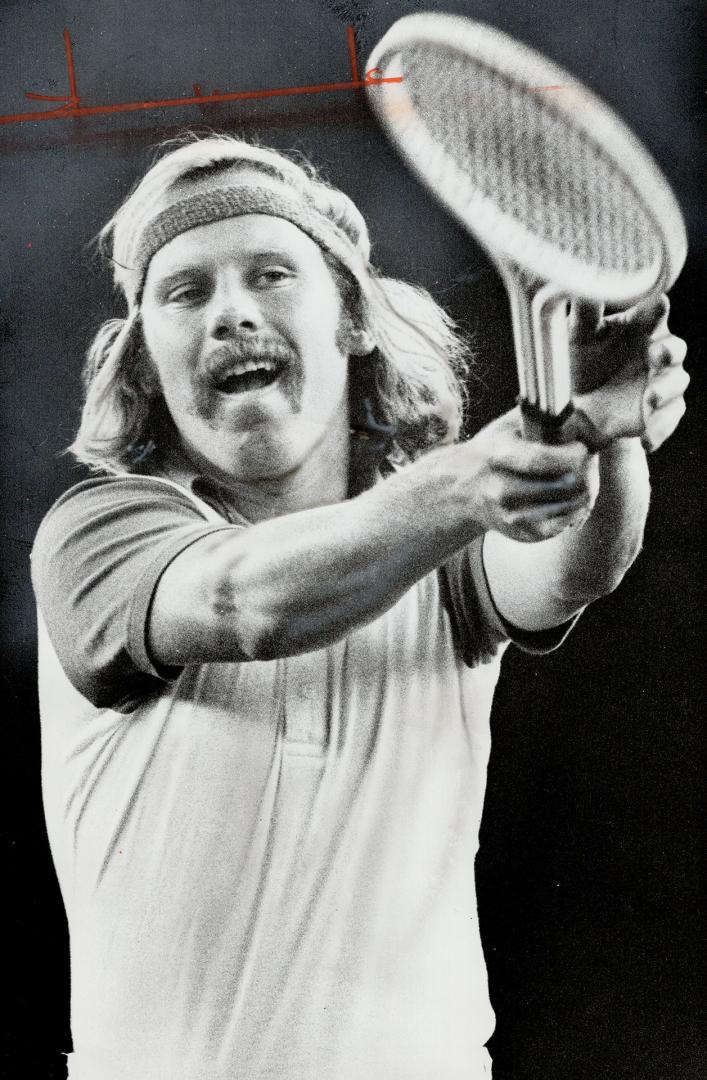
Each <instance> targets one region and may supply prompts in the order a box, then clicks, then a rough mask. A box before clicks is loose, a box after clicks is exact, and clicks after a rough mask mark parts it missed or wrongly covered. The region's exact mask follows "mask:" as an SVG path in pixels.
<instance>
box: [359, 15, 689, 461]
mask: <svg viewBox="0 0 707 1080" xmlns="http://www.w3.org/2000/svg"><path fill="white" fill-rule="evenodd" d="M371 69H373V70H371ZM376 77H385V78H390V77H397V78H401V79H402V81H401V82H398V83H386V84H385V86H384V87H376V86H375V85H371V86H369V89H368V95H369V100H370V102H371V105H372V107H373V109H374V112H375V113H376V114H377V115H378V117H379V118H380V120H381V122H382V124H383V127H384V129H385V130H386V131H387V133H388V135H389V137H390V138H391V140H392V141H393V143H394V144H395V145H396V146H397V147H398V149H399V150H400V151H401V153H402V155H403V157H404V158H405V159H406V161H407V162H408V164H409V165H410V166H411V167H412V169H413V170H414V171H415V172H416V173H417V175H418V176H419V177H420V179H421V180H422V181H423V182H424V183H425V184H426V185H427V186H428V187H429V188H430V189H431V191H432V192H433V193H434V194H435V195H436V196H437V198H438V199H439V200H440V201H441V202H442V203H443V205H444V206H446V207H447V209H448V210H449V211H451V213H452V214H453V215H454V217H456V218H457V220H458V221H459V222H460V223H461V224H462V225H463V226H464V227H465V228H466V229H467V230H468V231H469V232H470V233H471V234H472V235H473V236H474V237H475V239H476V240H477V241H478V242H479V243H480V244H481V245H482V246H483V247H484V248H485V250H486V251H487V253H488V254H489V255H490V257H491V258H492V260H493V261H494V263H495V264H496V266H497V267H498V270H499V271H500V273H501V275H502V277H503V280H504V282H505V285H506V289H507V291H508V295H509V299H510V307H511V315H512V321H513V336H514V344H515V353H516V362H517V368H518V381H519V388H520V397H519V401H520V405H521V413H522V416H523V429H524V434H525V436H526V437H528V438H533V439H543V440H545V441H548V442H555V441H558V439H560V438H561V435H560V430H561V428H562V425H563V423H564V422H565V421H566V419H567V418H568V416H569V415H570V414H571V412H572V408H573V406H572V379H571V370H570V355H569V336H568V320H567V311H568V305H569V301H570V300H571V299H573V298H582V299H585V300H592V301H598V302H602V303H605V304H606V305H608V306H610V307H611V308H613V309H622V308H626V307H629V306H631V305H632V304H634V303H636V302H637V301H638V300H640V299H642V298H643V297H646V296H647V295H649V294H650V293H652V292H659V291H667V289H668V288H669V287H670V286H671V285H672V284H673V282H674V281H675V279H676V277H677V276H678V274H679V272H680V270H681V268H682V265H683V263H684V261H685V255H686V252H687V240H686V234H685V226H684V223H683V220H682V216H681V214H680V209H679V207H678V205H677V202H676V200H675V198H674V196H673V194H672V191H671V190H670V187H669V185H668V183H667V181H666V180H665V179H664V177H663V176H662V174H661V172H660V171H659V169H658V167H657V166H656V164H655V163H654V161H653V160H652V158H651V157H650V155H649V154H648V153H647V151H646V150H645V149H644V148H643V147H642V146H641V144H640V143H639V142H638V140H637V139H636V137H635V136H634V135H633V133H632V132H631V131H630V130H629V128H627V127H626V125H625V124H624V123H623V122H622V121H621V120H620V119H619V118H618V117H617V116H616V115H615V114H614V113H613V112H612V111H611V110H610V109H609V108H608V106H606V105H605V104H604V103H603V102H601V101H599V99H598V98H596V97H595V96H594V94H592V93H591V92H590V91H589V90H587V89H586V88H585V87H583V86H582V85H581V84H580V83H579V82H577V81H576V80H575V79H573V78H572V77H571V76H570V75H569V74H568V73H567V72H566V71H564V70H563V69H562V68H560V67H558V66H556V65H555V64H553V63H551V62H550V61H548V60H547V59H545V57H543V56H541V55H540V54H539V53H537V52H534V51H533V50H532V49H530V48H528V47H527V46H525V45H522V44H520V43H519V42H517V41H515V40H514V39H513V38H511V37H508V36H507V35H506V34H504V33H502V32H500V31H499V30H496V29H494V28H492V27H490V26H486V25H483V24H481V23H476V22H472V21H471V20H469V19H466V18H460V17H457V16H450V15H437V14H427V13H424V14H418V15H409V16H406V17H405V18H402V19H400V20H399V21H398V22H396V23H395V24H394V25H393V26H392V27H391V28H390V30H389V31H388V32H387V33H386V35H385V36H384V37H383V38H382V40H381V41H380V42H379V44H378V45H377V46H376V48H375V49H374V51H373V53H372V54H371V57H370V59H369V61H368V78H369V80H373V79H375V78H376Z"/></svg>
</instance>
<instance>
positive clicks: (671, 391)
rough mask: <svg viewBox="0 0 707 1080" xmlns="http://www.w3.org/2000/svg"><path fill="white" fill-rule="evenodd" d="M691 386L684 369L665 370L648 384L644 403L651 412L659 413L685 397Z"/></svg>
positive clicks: (671, 368)
mask: <svg viewBox="0 0 707 1080" xmlns="http://www.w3.org/2000/svg"><path fill="white" fill-rule="evenodd" d="M689 385H690V376H689V375H688V373H687V372H686V371H685V368H684V367H670V368H664V369H663V371H661V372H660V374H658V375H655V376H654V377H653V378H652V379H651V380H650V382H649V383H648V386H647V387H646V391H645V394H644V397H643V400H644V403H645V405H646V407H647V408H648V409H649V410H650V412H657V411H658V409H662V408H663V407H664V406H665V405H669V404H670V403H671V402H673V401H675V400H676V399H677V398H681V397H683V396H684V394H685V391H686V390H687V388H688V386H689Z"/></svg>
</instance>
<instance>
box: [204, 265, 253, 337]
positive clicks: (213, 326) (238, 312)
mask: <svg viewBox="0 0 707 1080" xmlns="http://www.w3.org/2000/svg"><path fill="white" fill-rule="evenodd" d="M211 308H212V310H211V313H210V319H209V323H210V325H209V333H210V335H211V337H212V338H214V339H215V340H216V341H227V340H228V339H229V338H230V337H237V336H238V335H239V334H244V333H245V334H255V333H257V332H258V330H259V329H260V327H261V325H262V316H261V313H260V309H259V306H258V303H257V300H256V298H255V297H254V296H253V295H252V293H251V292H250V291H249V290H248V289H247V288H246V287H245V286H244V285H243V284H242V283H239V282H236V281H234V280H232V279H231V280H229V281H225V282H223V283H222V284H221V285H220V286H219V288H218V289H217V290H216V292H215V293H214V296H213V299H212V304H211Z"/></svg>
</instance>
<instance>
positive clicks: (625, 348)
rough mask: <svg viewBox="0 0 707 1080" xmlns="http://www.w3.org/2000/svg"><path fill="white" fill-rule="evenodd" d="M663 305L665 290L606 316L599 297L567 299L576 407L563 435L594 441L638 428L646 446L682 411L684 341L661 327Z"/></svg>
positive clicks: (658, 440)
mask: <svg viewBox="0 0 707 1080" xmlns="http://www.w3.org/2000/svg"><path fill="white" fill-rule="evenodd" d="M668 311H669V302H668V298H667V296H665V295H661V296H658V297H655V296H653V297H650V298H648V299H647V300H643V301H641V303H639V304H636V306H635V307H632V308H630V309H629V310H628V311H623V312H620V313H619V314H616V315H609V316H606V315H605V314H604V310H603V305H600V304H593V303H590V302H588V301H575V302H574V303H573V305H572V310H571V312H570V317H569V318H570V327H569V330H570V354H571V358H572V377H573V385H574V388H575V391H576V392H575V396H574V404H575V407H576V409H577V410H578V412H577V413H576V414H575V416H574V417H571V418H570V419H569V420H568V423H567V427H568V429H570V430H569V431H568V432H567V435H568V436H570V435H571V436H573V437H578V438H584V439H585V441H587V442H589V443H593V448H595V449H596V448H599V447H601V446H603V445H606V444H608V443H609V442H611V441H612V440H614V439H619V438H624V437H630V436H638V437H640V439H641V441H642V443H643V446H644V448H645V449H646V450H648V451H652V450H657V448H658V447H659V446H660V445H661V444H662V443H663V442H665V440H666V439H667V438H668V437H669V436H670V435H672V433H673V431H674V430H675V428H676V427H677V426H678V424H679V422H680V420H681V418H682V415H683V413H684V412H685V401H684V394H685V390H686V389H687V385H688V383H689V381H690V377H689V375H688V374H687V372H686V371H685V369H684V368H683V361H684V359H685V354H686V352H687V345H686V344H685V342H684V341H683V340H682V338H679V337H676V336H675V335H674V334H671V332H670V330H669V329H668ZM582 414H584V415H582ZM586 421H589V423H588V424H587V423H586Z"/></svg>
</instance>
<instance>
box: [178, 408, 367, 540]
mask: <svg viewBox="0 0 707 1080" xmlns="http://www.w3.org/2000/svg"><path fill="white" fill-rule="evenodd" d="M172 445H173V444H172ZM349 457H350V436H349V427H348V417H346V416H345V415H344V416H343V417H342V419H341V422H340V423H335V424H333V425H332V426H331V427H330V428H329V429H328V430H327V432H326V433H325V435H324V437H323V439H322V441H321V442H320V443H319V444H318V445H317V446H315V447H314V448H313V449H312V450H311V451H310V453H309V454H308V455H307V456H306V458H305V459H304V461H302V462H301V463H300V464H299V465H297V466H296V467H295V468H293V469H290V470H289V471H287V472H282V473H276V474H273V475H272V476H263V477H258V478H257V479H250V478H249V479H241V478H239V477H238V476H236V475H234V474H233V473H229V472H228V471H224V470H223V469H220V468H217V467H215V466H214V465H213V463H211V462H209V461H208V460H206V459H204V458H201V457H200V455H199V454H198V452H196V451H189V450H187V449H186V448H180V449H177V448H174V449H173V450H171V451H169V452H168V460H167V461H164V460H163V465H164V466H166V471H167V472H168V473H169V472H172V473H177V474H178V473H183V472H186V473H188V474H194V473H197V474H199V475H201V476H204V477H207V478H208V479H210V480H211V481H213V482H214V483H216V484H217V485H218V488H219V493H220V496H221V498H223V499H225V501H226V502H227V503H228V504H229V505H230V506H231V507H232V509H234V510H235V511H237V513H238V514H240V515H241V516H242V517H244V518H246V520H248V521H250V522H252V523H253V524H255V523H256V522H258V521H265V520H267V519H268V518H274V517H280V516H282V515H284V514H292V513H295V512H297V511H298V510H308V509H312V508H313V507H317V506H327V505H331V504H332V503H337V502H343V501H344V499H346V497H347V494H348V487H349Z"/></svg>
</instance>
